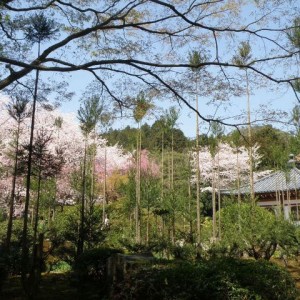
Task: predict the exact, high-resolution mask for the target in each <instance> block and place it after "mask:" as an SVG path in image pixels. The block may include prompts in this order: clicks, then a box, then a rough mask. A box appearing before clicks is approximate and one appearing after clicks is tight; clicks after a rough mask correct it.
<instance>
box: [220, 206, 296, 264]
mask: <svg viewBox="0 0 300 300" xmlns="http://www.w3.org/2000/svg"><path fill="white" fill-rule="evenodd" d="M221 220H222V240H221V241H220V242H219V243H220V244H219V246H220V248H222V247H223V249H227V253H228V254H229V255H235V254H241V253H242V252H243V251H246V252H247V253H248V254H249V255H250V256H251V257H254V258H255V259H260V258H264V259H267V260H268V259H270V258H271V257H272V255H274V252H275V250H276V249H277V247H278V246H281V247H282V248H284V249H287V250H288V249H290V248H292V247H294V246H295V244H296V228H295V226H294V225H293V224H291V223H289V222H288V221H285V220H283V219H282V218H281V217H276V216H275V214H274V213H272V212H270V211H268V210H266V209H265V208H261V207H259V206H256V205H255V206H252V205H250V204H245V203H243V204H240V205H239V204H233V205H229V206H227V207H226V208H224V209H223V210H222V212H221Z"/></svg>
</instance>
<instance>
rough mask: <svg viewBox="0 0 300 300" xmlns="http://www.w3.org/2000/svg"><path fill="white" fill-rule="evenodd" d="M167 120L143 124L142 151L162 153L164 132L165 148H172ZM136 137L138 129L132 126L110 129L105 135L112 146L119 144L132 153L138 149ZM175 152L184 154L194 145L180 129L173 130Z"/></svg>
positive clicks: (161, 119)
mask: <svg viewBox="0 0 300 300" xmlns="http://www.w3.org/2000/svg"><path fill="white" fill-rule="evenodd" d="M164 122H165V120H164V119H163V118H160V119H159V120H157V121H155V122H154V123H153V125H152V126H149V125H148V124H143V125H142V126H141V133H142V149H147V150H149V151H151V152H153V151H160V150H161V146H162V145H161V143H162V130H163V128H165V129H164V130H165V132H164V147H166V148H168V149H170V148H171V134H167V133H168V132H167V131H166V126H165V123H164ZM136 135H137V129H136V128H131V127H130V126H127V127H125V128H124V129H121V130H117V129H116V130H114V129H110V130H109V131H108V132H107V133H105V134H103V137H104V138H106V139H107V140H108V143H109V144H110V145H115V144H117V143H118V144H119V145H121V146H122V147H124V148H125V149H127V150H129V151H132V150H133V149H135V147H136ZM173 138H174V141H176V142H175V143H174V151H179V152H182V151H184V150H185V149H186V148H188V147H189V145H190V144H191V143H192V142H191V141H190V140H189V139H188V138H187V137H186V136H185V135H184V133H183V132H182V130H180V129H178V128H173Z"/></svg>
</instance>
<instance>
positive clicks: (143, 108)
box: [133, 92, 152, 244]
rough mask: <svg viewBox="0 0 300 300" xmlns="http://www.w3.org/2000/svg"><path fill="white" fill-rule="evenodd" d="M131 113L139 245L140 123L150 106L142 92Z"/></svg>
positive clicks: (136, 223) (136, 229)
mask: <svg viewBox="0 0 300 300" xmlns="http://www.w3.org/2000/svg"><path fill="white" fill-rule="evenodd" d="M134 104H135V107H134V112H133V117H134V120H135V121H136V122H137V124H138V132H137V143H136V175H135V176H136V207H135V231H136V232H135V239H136V243H138V244H140V243H141V147H142V131H141V122H142V120H143V118H144V117H145V115H146V114H147V112H148V111H149V110H150V108H151V107H152V104H151V103H150V102H149V101H148V100H147V99H146V97H145V94H144V92H140V93H139V94H138V96H137V97H136V99H135V103H134Z"/></svg>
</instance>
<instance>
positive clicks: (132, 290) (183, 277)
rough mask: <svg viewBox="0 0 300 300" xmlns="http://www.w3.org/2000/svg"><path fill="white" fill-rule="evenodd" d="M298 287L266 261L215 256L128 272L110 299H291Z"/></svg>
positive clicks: (294, 297) (293, 297)
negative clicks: (198, 260) (218, 257)
mask: <svg viewBox="0 0 300 300" xmlns="http://www.w3.org/2000/svg"><path fill="white" fill-rule="evenodd" d="M296 298H297V290H296V288H295V284H294V282H293V280H292V278H291V277H290V275H289V274H288V273H287V271H285V270H284V269H282V268H280V267H278V266H276V265H274V264H272V263H270V262H267V261H253V260H238V259H232V258H226V259H214V260H209V261H202V262H198V263H197V264H191V263H180V264H177V263H176V264H164V265H159V266H155V267H152V268H144V269H142V270H139V271H136V272H133V273H131V274H127V277H126V278H125V279H124V281H122V282H119V283H118V284H117V285H116V288H115V290H114V295H113V299H144V300H145V299H222V300H223V299H224V300H225V299H255V300H258V299H261V300H263V299H265V300H281V299H282V300H289V299H290V300H292V299H296Z"/></svg>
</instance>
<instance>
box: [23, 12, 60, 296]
mask: <svg viewBox="0 0 300 300" xmlns="http://www.w3.org/2000/svg"><path fill="white" fill-rule="evenodd" d="M55 32H56V29H55V24H54V22H53V21H52V20H50V19H47V18H46V17H45V16H44V14H36V15H34V16H32V17H31V18H29V22H28V24H27V25H26V26H25V39H26V40H27V41H28V42H29V43H32V44H34V43H37V46H38V51H37V56H38V57H39V56H40V51H41V49H40V47H41V43H42V42H45V41H48V40H51V38H52V37H53V34H54V33H55ZM39 72H40V70H38V69H37V70H36V75H35V82H34V93H33V104H32V113H31V130H30V139H29V151H28V168H27V177H26V200H25V210H24V227H23V247H22V248H23V250H22V253H23V254H22V281H23V286H24V287H26V286H27V284H26V273H27V268H26V266H27V262H28V252H29V249H28V246H27V227H28V208H29V202H30V178H31V164H32V151H33V138H34V125H35V113H36V103H37V98H38V83H39ZM34 285H35V284H34ZM25 290H26V288H25ZM31 292H35V291H31ZM31 296H32V295H31Z"/></svg>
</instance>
